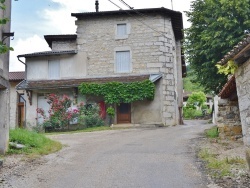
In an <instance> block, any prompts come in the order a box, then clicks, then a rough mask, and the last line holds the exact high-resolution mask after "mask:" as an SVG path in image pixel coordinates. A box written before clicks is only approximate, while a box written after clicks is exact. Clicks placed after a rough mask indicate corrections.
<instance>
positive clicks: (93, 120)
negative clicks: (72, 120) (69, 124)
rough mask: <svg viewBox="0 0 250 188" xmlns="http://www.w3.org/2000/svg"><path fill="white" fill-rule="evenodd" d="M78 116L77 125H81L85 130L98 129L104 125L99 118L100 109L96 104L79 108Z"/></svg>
mask: <svg viewBox="0 0 250 188" xmlns="http://www.w3.org/2000/svg"><path fill="white" fill-rule="evenodd" d="M79 112H80V116H79V119H78V123H79V124H80V125H83V126H84V127H85V128H88V127H98V126H102V125H104V121H103V119H102V118H101V117H100V115H99V112H100V107H99V105H98V104H96V103H93V104H85V105H83V106H80V110H79Z"/></svg>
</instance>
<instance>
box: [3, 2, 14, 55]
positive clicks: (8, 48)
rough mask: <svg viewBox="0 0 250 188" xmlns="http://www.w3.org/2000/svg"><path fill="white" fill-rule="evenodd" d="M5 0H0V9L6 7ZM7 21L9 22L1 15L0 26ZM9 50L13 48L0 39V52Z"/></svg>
mask: <svg viewBox="0 0 250 188" xmlns="http://www.w3.org/2000/svg"><path fill="white" fill-rule="evenodd" d="M4 3H5V0H0V10H2V11H4V10H5V9H6V6H5V4H4ZM7 22H9V18H6V17H3V18H0V26H1V25H5V24H6V23H7ZM9 50H11V51H13V50H14V49H13V48H12V47H8V46H7V45H6V44H5V43H3V42H2V41H0V54H3V53H6V52H8V51H9Z"/></svg>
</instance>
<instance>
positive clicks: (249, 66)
mask: <svg viewBox="0 0 250 188" xmlns="http://www.w3.org/2000/svg"><path fill="white" fill-rule="evenodd" d="M235 78H236V86H237V94H238V98H239V109H240V118H241V124H242V132H243V140H244V143H245V145H246V146H248V147H250V111H249V109H250V81H249V78H250V59H248V60H247V61H246V62H245V63H244V64H243V65H241V66H240V67H239V68H238V69H237V71H236V73H235Z"/></svg>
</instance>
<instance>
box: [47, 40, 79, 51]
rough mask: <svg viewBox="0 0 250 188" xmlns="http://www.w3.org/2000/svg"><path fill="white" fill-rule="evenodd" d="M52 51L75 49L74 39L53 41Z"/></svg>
mask: <svg viewBox="0 0 250 188" xmlns="http://www.w3.org/2000/svg"><path fill="white" fill-rule="evenodd" d="M51 49H52V51H64V50H76V42H75V41H73V40H72V41H53V42H52V48H51Z"/></svg>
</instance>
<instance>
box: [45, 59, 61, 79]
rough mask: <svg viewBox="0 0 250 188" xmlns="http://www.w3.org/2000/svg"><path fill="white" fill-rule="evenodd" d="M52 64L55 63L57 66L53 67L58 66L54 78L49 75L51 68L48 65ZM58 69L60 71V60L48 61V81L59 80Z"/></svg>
mask: <svg viewBox="0 0 250 188" xmlns="http://www.w3.org/2000/svg"><path fill="white" fill-rule="evenodd" d="M52 63H56V64H57V65H55V66H58V69H57V71H58V72H57V74H56V76H52V75H51V72H50V71H51V66H50V64H52ZM60 69H61V65H60V60H58V59H51V60H48V78H49V79H50V80H58V79H60V72H61V71H60Z"/></svg>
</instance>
